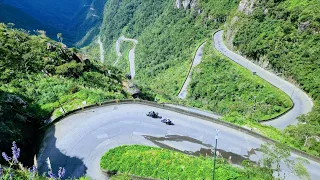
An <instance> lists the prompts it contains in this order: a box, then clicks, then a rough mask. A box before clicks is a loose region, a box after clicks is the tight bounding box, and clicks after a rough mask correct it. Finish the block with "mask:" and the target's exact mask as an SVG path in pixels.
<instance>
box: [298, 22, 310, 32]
mask: <svg viewBox="0 0 320 180" xmlns="http://www.w3.org/2000/svg"><path fill="white" fill-rule="evenodd" d="M309 26H310V22H309V21H307V22H302V23H300V24H299V25H298V30H299V31H305V30H306V29H307V28H308V27H309Z"/></svg>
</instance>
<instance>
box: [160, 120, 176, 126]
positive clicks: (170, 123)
mask: <svg viewBox="0 0 320 180" xmlns="http://www.w3.org/2000/svg"><path fill="white" fill-rule="evenodd" d="M161 122H162V123H166V125H174V124H173V122H172V121H171V120H170V119H167V118H165V119H162V120H161Z"/></svg>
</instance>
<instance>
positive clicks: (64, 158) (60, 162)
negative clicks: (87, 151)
mask: <svg viewBox="0 0 320 180" xmlns="http://www.w3.org/2000/svg"><path fill="white" fill-rule="evenodd" d="M54 135H55V127H54V126H52V127H50V128H49V129H47V130H46V132H45V133H44V135H43V140H42V143H41V145H40V149H39V153H38V158H37V161H38V167H39V172H40V174H43V173H47V172H48V165H47V158H49V159H50V162H51V167H52V170H53V173H54V174H55V175H57V174H58V170H59V167H64V168H65V169H66V174H65V177H66V178H79V177H81V176H83V175H85V174H86V171H87V169H88V168H87V167H86V166H85V165H84V162H83V161H82V159H80V158H78V157H72V156H68V155H66V153H65V152H63V151H64V149H63V147H64V145H63V144H59V148H57V144H56V141H57V139H56V137H55V136H54ZM69 151H70V150H69ZM69 153H70V152H69Z"/></svg>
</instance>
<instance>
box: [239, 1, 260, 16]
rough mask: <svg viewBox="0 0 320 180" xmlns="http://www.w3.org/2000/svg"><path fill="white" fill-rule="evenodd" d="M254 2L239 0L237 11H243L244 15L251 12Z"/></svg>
mask: <svg viewBox="0 0 320 180" xmlns="http://www.w3.org/2000/svg"><path fill="white" fill-rule="evenodd" d="M255 2H256V0H241V1H240V3H239V7H238V11H240V12H243V13H245V14H246V15H248V14H251V13H252V12H253V9H254V4H255Z"/></svg>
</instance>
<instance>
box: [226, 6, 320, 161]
mask: <svg viewBox="0 0 320 180" xmlns="http://www.w3.org/2000/svg"><path fill="white" fill-rule="evenodd" d="M253 2H255V3H254V4H253V6H252V7H253V8H251V10H249V9H250V8H248V7H243V8H241V7H239V10H240V12H236V13H235V17H233V18H232V20H230V22H231V23H230V24H229V26H228V29H229V32H230V30H232V33H228V34H227V38H229V39H230V38H231V39H233V40H232V43H233V44H232V45H233V46H234V48H235V49H236V50H238V51H240V52H241V53H243V55H245V56H247V57H249V58H252V59H253V60H255V61H256V62H257V63H259V64H260V65H262V66H264V67H266V68H268V69H272V70H273V71H275V72H277V73H279V75H281V76H284V77H286V78H287V79H288V80H290V81H293V82H295V83H296V84H297V85H299V86H300V87H301V88H302V89H304V90H305V91H306V92H307V93H308V94H309V95H310V96H311V97H312V98H313V99H314V104H315V106H314V109H313V111H312V112H311V113H310V114H309V115H308V116H303V117H301V124H299V125H298V126H293V127H290V128H288V129H287V130H286V133H287V135H289V136H291V137H293V138H294V139H295V142H293V143H294V144H295V146H297V147H299V148H302V149H304V150H308V151H310V152H312V153H313V154H315V155H320V151H319V149H320V146H319V144H320V143H319V141H320V131H319V128H320V117H319V114H320V108H319V106H320V102H319V101H320V75H319V74H320V58H319V52H320V34H319V32H320V1H318V0H311V1H307V0H302V1H297V0H281V1H260V0H259V1H253ZM243 12H244V13H243ZM230 19H231V18H230ZM230 34H232V36H231V37H230ZM229 42H231V41H229Z"/></svg>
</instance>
